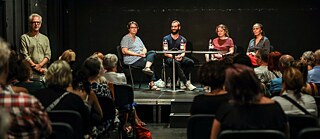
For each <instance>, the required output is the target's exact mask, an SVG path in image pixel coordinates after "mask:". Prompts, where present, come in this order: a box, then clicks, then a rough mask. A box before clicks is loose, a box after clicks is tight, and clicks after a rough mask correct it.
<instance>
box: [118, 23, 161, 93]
mask: <svg viewBox="0 0 320 139" xmlns="http://www.w3.org/2000/svg"><path fill="white" fill-rule="evenodd" d="M127 28H128V30H129V33H128V34H127V35H125V36H124V37H123V38H122V40H121V50H122V54H123V55H124V56H123V60H124V61H123V62H124V63H125V64H128V65H132V66H135V67H141V68H144V69H142V71H143V72H144V73H145V74H146V75H147V77H148V79H149V80H150V83H149V87H150V90H160V88H158V87H157V86H156V85H154V81H155V80H156V77H155V73H154V72H153V71H152V70H151V68H152V67H151V66H152V64H153V61H154V59H155V56H156V53H155V51H153V50H151V51H149V52H147V48H146V47H145V46H144V44H143V42H142V40H141V39H140V38H139V37H138V36H136V34H137V32H138V29H139V26H138V23H137V22H135V21H130V22H129V23H128V25H127Z"/></svg>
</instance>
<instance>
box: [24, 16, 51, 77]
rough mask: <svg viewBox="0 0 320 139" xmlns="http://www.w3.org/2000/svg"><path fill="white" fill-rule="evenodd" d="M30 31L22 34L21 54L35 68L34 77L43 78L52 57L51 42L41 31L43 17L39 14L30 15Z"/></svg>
mask: <svg viewBox="0 0 320 139" xmlns="http://www.w3.org/2000/svg"><path fill="white" fill-rule="evenodd" d="M28 21H29V32H27V33H25V34H23V35H22V36H21V47H20V54H21V58H23V59H26V60H27V61H28V62H29V64H30V66H31V67H32V68H33V71H34V72H33V77H32V78H33V79H36V80H41V76H42V75H43V74H44V73H45V72H46V68H47V63H48V62H49V61H50V59H51V49H50V42H49V39H48V37H47V36H45V35H43V34H41V33H40V28H41V23H42V17H41V16H40V15H39V14H35V13H34V14H31V15H30V16H29V20H28Z"/></svg>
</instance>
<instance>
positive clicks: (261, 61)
mask: <svg viewBox="0 0 320 139" xmlns="http://www.w3.org/2000/svg"><path fill="white" fill-rule="evenodd" d="M268 55H269V53H268V52H267V51H265V50H264V49H259V50H258V51H257V53H256V55H255V57H256V60H257V64H258V67H255V68H254V72H255V73H256V74H257V76H258V78H259V79H261V75H262V73H264V72H266V71H268Z"/></svg>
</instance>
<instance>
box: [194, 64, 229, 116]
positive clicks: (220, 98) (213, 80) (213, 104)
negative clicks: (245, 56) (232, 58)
mask: <svg viewBox="0 0 320 139" xmlns="http://www.w3.org/2000/svg"><path fill="white" fill-rule="evenodd" d="M225 69H226V65H225V63H224V61H223V60H221V61H210V62H207V63H205V64H204V65H203V66H202V67H201V68H200V70H199V81H200V83H201V84H203V85H205V86H209V87H210V88H211V91H210V92H208V93H205V94H200V95H197V96H195V97H194V98H193V102H192V105H191V109H190V113H191V114H192V115H193V114H215V113H216V111H217V110H218V108H219V106H220V105H221V104H223V103H227V102H228V100H229V98H230V96H229V94H228V93H227V92H226V91H225V90H224V88H223V84H224V81H225V80H224V78H225V77H224V76H225V74H224V72H225Z"/></svg>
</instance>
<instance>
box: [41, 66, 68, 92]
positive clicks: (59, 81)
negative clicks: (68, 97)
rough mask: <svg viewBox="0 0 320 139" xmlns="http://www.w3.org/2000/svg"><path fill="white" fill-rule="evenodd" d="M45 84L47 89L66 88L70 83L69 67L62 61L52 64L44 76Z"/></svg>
mask: <svg viewBox="0 0 320 139" xmlns="http://www.w3.org/2000/svg"><path fill="white" fill-rule="evenodd" d="M45 82H46V84H47V85H48V86H49V87H58V88H63V89H65V88H67V87H68V86H69V85H70V84H71V82H72V73H71V68H70V65H69V64H68V63H67V62H66V61H64V60H57V61H55V62H53V63H52V64H51V65H50V67H49V68H48V71H47V72H46V74H45Z"/></svg>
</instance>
